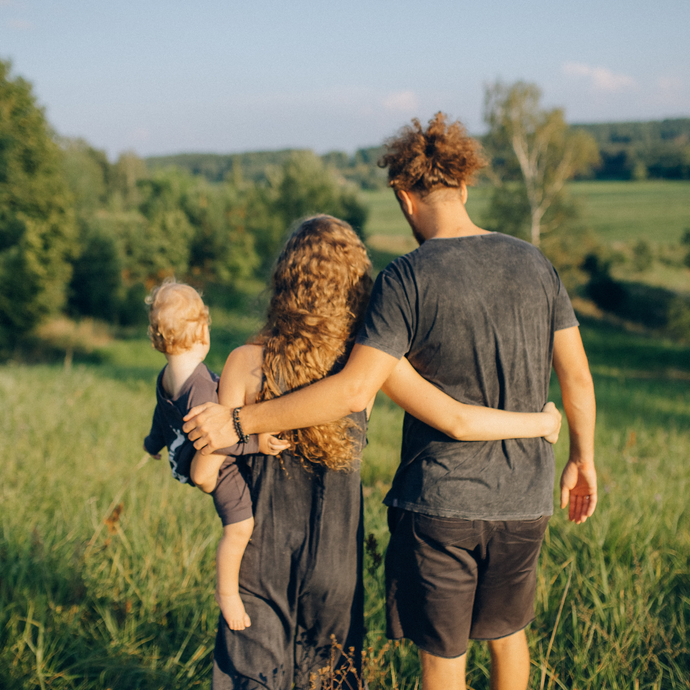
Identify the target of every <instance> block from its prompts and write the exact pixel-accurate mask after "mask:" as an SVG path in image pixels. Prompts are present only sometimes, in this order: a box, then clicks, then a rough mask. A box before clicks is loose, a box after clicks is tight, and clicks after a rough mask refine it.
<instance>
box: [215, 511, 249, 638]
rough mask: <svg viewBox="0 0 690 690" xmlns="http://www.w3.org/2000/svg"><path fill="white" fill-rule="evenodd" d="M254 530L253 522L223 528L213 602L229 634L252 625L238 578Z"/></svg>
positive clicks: (217, 555)
mask: <svg viewBox="0 0 690 690" xmlns="http://www.w3.org/2000/svg"><path fill="white" fill-rule="evenodd" d="M253 529H254V518H248V519H247V520H242V521H241V522H235V523H233V524H231V525H225V527H223V536H222V538H221V540H220V542H219V543H218V551H217V553H216V577H217V586H216V601H217V602H218V606H220V610H221V611H222V613H223V618H225V622H226V623H227V624H228V627H229V628H230V629H231V630H244V629H245V628H247V627H249V626H250V625H251V624H252V622H251V620H250V619H249V616H248V615H247V613H246V611H245V610H244V604H243V603H242V599H240V592H239V584H238V578H239V573H240V563H241V562H242V556H243V555H244V550H245V549H246V548H247V544H248V543H249V539H250V537H251V536H252V530H253Z"/></svg>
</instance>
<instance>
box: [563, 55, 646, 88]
mask: <svg viewBox="0 0 690 690" xmlns="http://www.w3.org/2000/svg"><path fill="white" fill-rule="evenodd" d="M562 70H563V74H565V75H567V76H569V77H582V78H585V79H588V80H589V81H590V83H591V85H592V87H593V88H594V89H595V91H607V92H620V91H627V90H629V89H634V88H635V87H636V86H637V82H636V81H635V80H634V79H633V78H632V77H631V76H629V75H627V74H616V73H615V72H612V71H611V70H610V69H607V68H606V67H591V66H590V65H585V64H583V63H581V62H566V63H564V64H563V67H562Z"/></svg>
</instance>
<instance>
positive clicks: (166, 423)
mask: <svg viewBox="0 0 690 690" xmlns="http://www.w3.org/2000/svg"><path fill="white" fill-rule="evenodd" d="M164 371H165V367H163V369H162V370H161V372H160V374H158V380H157V382H156V400H157V403H156V409H155V411H154V413H153V422H152V424H151V431H150V432H149V435H148V436H147V437H146V438H145V439H144V447H145V448H146V451H147V452H148V453H150V454H151V455H156V454H157V453H159V452H160V451H161V450H162V449H163V447H164V446H167V448H168V460H169V462H170V468H171V470H172V475H173V477H175V479H177V480H178V481H179V482H181V483H182V484H189V485H190V486H194V482H193V481H192V479H191V477H190V476H189V474H190V470H191V465H192V460H193V459H194V454H195V453H196V449H195V448H194V445H193V444H192V442H191V441H190V440H189V439H188V438H187V435H186V434H185V433H184V431H182V425H183V424H184V421H183V417H184V416H185V415H186V414H187V413H188V412H189V411H190V410H191V409H192V408H193V407H196V406H197V405H201V404H203V403H207V402H215V403H217V402H218V382H219V380H220V379H219V377H218V375H217V374H214V373H213V372H212V371H211V370H210V369H209V368H208V367H207V366H206V365H205V364H204V363H203V362H202V363H201V364H199V366H198V367H197V368H196V369H195V370H194V371H193V372H192V374H191V375H190V376H189V378H188V379H187V380H186V381H185V382H184V384H183V386H182V388H181V390H180V392H179V393H178V395H177V397H175V398H171V397H169V396H168V394H167V393H166V392H165V389H164V388H163V373H164ZM258 450H259V444H258V440H257V437H256V436H250V437H249V441H248V442H247V443H236V444H235V445H234V446H230V447H229V448H223V449H222V450H219V451H217V454H218V455H227V456H228V457H227V458H226V459H225V461H224V462H223V464H222V466H221V468H220V471H219V473H218V483H217V484H216V488H215V490H214V491H213V493H212V496H213V502H214V504H215V506H216V511H217V512H218V516H219V517H220V519H221V521H222V522H223V526H225V525H230V524H233V523H235V522H240V521H242V520H246V519H248V518H250V517H251V516H252V503H251V497H250V495H249V490H248V489H247V485H246V483H245V481H244V479H243V478H242V475H241V474H240V471H239V468H238V465H237V462H236V458H235V457H234V456H238V455H244V454H246V453H256V452H257V451H258Z"/></svg>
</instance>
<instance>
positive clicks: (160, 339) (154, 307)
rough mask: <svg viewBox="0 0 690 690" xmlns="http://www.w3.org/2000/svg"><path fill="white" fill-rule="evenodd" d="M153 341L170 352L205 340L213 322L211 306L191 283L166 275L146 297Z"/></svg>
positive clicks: (164, 350) (171, 353)
mask: <svg viewBox="0 0 690 690" xmlns="http://www.w3.org/2000/svg"><path fill="white" fill-rule="evenodd" d="M146 304H148V305H149V329H148V334H149V338H150V339H151V344H152V345H153V347H155V348H156V350H158V351H159V352H162V353H164V354H166V355H179V354H181V353H183V352H186V351H187V350H189V349H191V348H192V347H193V346H194V345H195V344H196V343H198V342H202V341H204V340H205V336H204V326H207V325H209V324H210V323H211V319H210V318H209V315H208V307H207V306H206V305H205V304H204V303H203V301H202V299H201V296H200V295H199V293H198V292H197V291H196V290H195V289H194V288H193V287H191V286H189V285H185V284H184V283H177V282H176V281H175V279H174V278H168V279H166V280H165V281H164V282H163V284H162V285H159V286H158V287H155V288H153V290H151V293H150V294H149V295H148V296H147V297H146Z"/></svg>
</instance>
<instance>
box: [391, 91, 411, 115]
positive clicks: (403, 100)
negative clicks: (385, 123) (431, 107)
mask: <svg viewBox="0 0 690 690" xmlns="http://www.w3.org/2000/svg"><path fill="white" fill-rule="evenodd" d="M382 105H383V107H384V108H386V110H393V111H395V112H399V113H413V112H416V111H417V110H418V109H419V99H418V98H417V94H416V93H415V92H414V91H395V92H394V93H390V94H388V95H387V96H385V97H384V99H383V101H382Z"/></svg>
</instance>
